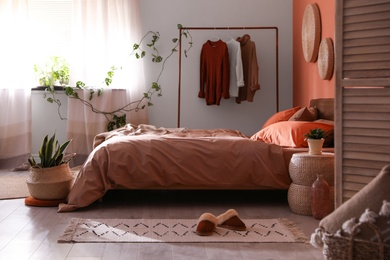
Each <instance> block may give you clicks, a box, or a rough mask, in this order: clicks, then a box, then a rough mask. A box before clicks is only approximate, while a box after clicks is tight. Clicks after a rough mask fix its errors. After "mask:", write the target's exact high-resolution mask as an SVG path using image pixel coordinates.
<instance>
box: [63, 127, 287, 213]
mask: <svg viewBox="0 0 390 260" xmlns="http://www.w3.org/2000/svg"><path fill="white" fill-rule="evenodd" d="M289 184H290V179H289V175H288V169H287V167H286V165H285V162H284V158H283V150H282V148H281V147H280V146H277V145H274V144H266V143H263V142H260V141H253V140H250V139H249V138H248V137H246V136H244V135H243V134H242V133H240V132H239V131H235V130H229V129H213V130H204V129H186V128H156V127H155V126H151V125H139V126H135V125H131V124H129V125H126V126H125V127H123V128H121V129H118V130H115V131H113V132H107V133H102V134H99V135H97V136H96V138H95V148H94V150H93V151H92V153H91V154H90V155H89V157H88V159H87V160H86V162H85V163H84V165H83V166H82V168H81V170H80V173H79V174H78V176H77V178H76V180H75V183H74V186H73V187H72V189H71V191H70V194H69V196H68V198H67V203H63V204H60V205H59V210H58V211H59V212H64V211H72V210H76V209H78V208H82V207H86V206H88V205H90V204H91V203H93V202H94V201H96V200H98V199H99V198H101V197H102V196H103V195H104V194H105V193H106V192H107V191H108V190H111V189H288V186H289Z"/></svg>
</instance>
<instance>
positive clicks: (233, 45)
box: [227, 39, 244, 97]
mask: <svg viewBox="0 0 390 260" xmlns="http://www.w3.org/2000/svg"><path fill="white" fill-rule="evenodd" d="M227 46H228V52H229V62H230V85H229V94H230V96H231V97H238V89H239V88H240V87H242V86H244V73H243V70H242V59H241V47H240V43H239V42H238V41H236V40H234V39H231V40H230V41H229V42H227Z"/></svg>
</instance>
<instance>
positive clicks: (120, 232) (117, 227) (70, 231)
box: [58, 218, 308, 243]
mask: <svg viewBox="0 0 390 260" xmlns="http://www.w3.org/2000/svg"><path fill="white" fill-rule="evenodd" d="M243 221H244V223H245V224H246V226H247V230H246V231H232V230H228V229H223V228H216V230H215V232H214V234H213V235H211V236H198V235H197V234H196V233H195V228H196V224H197V220H196V219H80V218H73V219H71V221H70V223H69V225H68V226H67V227H66V229H65V231H64V233H63V234H62V235H61V236H60V238H59V239H58V242H77V243H82V242H84V243H91V242H97V243H126V242H127V243H167V242H174V243H196V242H197V243H202V242H216V243H224V242H229V243H232V242H234V243H250V242H256V243H296V242H299V243H306V242H308V237H307V236H306V235H305V234H304V233H303V232H302V231H301V230H300V229H298V228H297V227H296V226H295V224H294V223H292V222H291V221H289V220H288V219H245V220H243Z"/></svg>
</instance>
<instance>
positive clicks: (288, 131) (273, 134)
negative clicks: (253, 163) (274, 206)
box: [251, 121, 333, 147]
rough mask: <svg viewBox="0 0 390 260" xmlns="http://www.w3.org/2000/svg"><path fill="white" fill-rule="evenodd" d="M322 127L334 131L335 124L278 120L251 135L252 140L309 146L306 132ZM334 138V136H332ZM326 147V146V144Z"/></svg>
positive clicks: (287, 145) (290, 145) (289, 145)
mask: <svg viewBox="0 0 390 260" xmlns="http://www.w3.org/2000/svg"><path fill="white" fill-rule="evenodd" d="M314 128H321V129H323V130H326V131H329V132H330V133H333V125H330V124H324V123H318V122H310V121H283V122H277V123H275V124H272V125H270V126H267V127H266V128H264V129H261V130H260V131H259V132H257V133H256V134H254V135H252V136H251V139H252V140H259V141H263V142H265V143H272V144H277V145H280V146H284V147H307V142H306V141H305V137H304V134H305V133H307V132H309V130H310V129H314ZM330 138H332V139H333V137H330ZM324 147H326V146H325V145H324Z"/></svg>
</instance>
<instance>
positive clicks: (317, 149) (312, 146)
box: [307, 139, 324, 155]
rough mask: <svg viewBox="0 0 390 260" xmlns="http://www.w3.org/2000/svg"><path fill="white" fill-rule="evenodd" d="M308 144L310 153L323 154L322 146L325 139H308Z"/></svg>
mask: <svg viewBox="0 0 390 260" xmlns="http://www.w3.org/2000/svg"><path fill="white" fill-rule="evenodd" d="M307 144H308V145H309V154H311V155H321V154H322V146H323V145H324V139H307Z"/></svg>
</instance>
